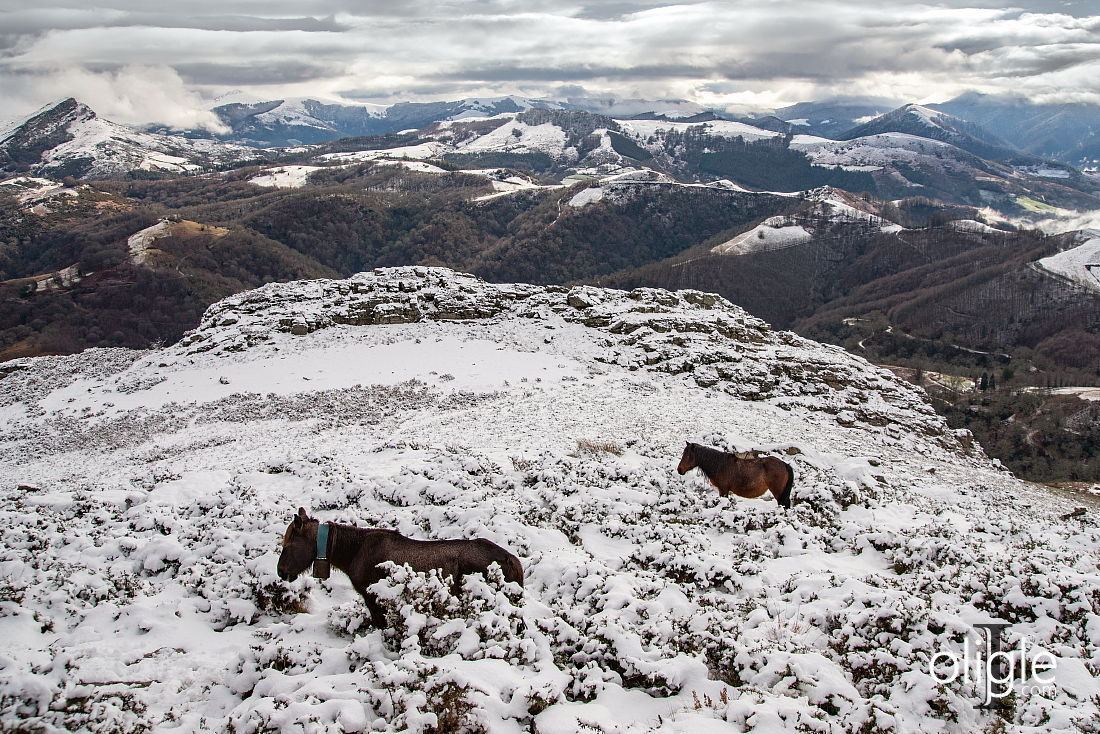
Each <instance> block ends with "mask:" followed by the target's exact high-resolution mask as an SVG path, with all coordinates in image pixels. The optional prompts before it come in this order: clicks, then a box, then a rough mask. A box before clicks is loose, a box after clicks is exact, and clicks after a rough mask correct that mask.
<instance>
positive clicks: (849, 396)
mask: <svg viewBox="0 0 1100 734" xmlns="http://www.w3.org/2000/svg"><path fill="white" fill-rule="evenodd" d="M508 319H522V320H528V319H530V320H540V321H545V322H547V324H548V325H551V326H553V325H559V326H562V327H565V326H569V325H573V326H580V327H583V328H584V329H591V330H593V331H594V332H597V333H598V334H599V339H598V343H600V344H602V345H603V347H604V349H603V351H602V353H600V354H598V355H596V356H595V360H596V361H597V362H603V363H605V364H614V365H618V366H620V367H625V368H627V369H628V370H639V371H652V372H661V373H666V374H670V375H681V376H682V377H683V379H685V380H690V381H692V382H694V383H695V384H697V385H699V386H702V387H707V388H711V389H714V390H719V391H722V392H724V393H727V394H729V395H733V396H735V397H737V398H739V399H742V400H754V401H769V402H770V403H772V404H774V405H775V406H776V407H778V408H780V409H783V410H788V411H813V412H817V413H825V414H828V415H830V416H833V419H834V420H835V421H836V423H837V424H838V425H840V426H845V427H857V426H858V427H861V428H867V427H873V428H876V429H878V430H881V431H884V432H886V433H888V434H891V435H893V436H894V437H895V438H897V437H901V436H903V435H904V434H905V433H914V432H916V433H919V434H922V435H925V436H930V437H934V438H935V439H936V440H937V441H938V442H940V443H941V444H942V445H944V446H945V447H949V448H951V449H952V450H955V451H960V452H963V453H967V454H971V455H980V448H978V447H977V446H976V445H975V444H974V442H973V440H972V438H971V437H970V436H968V435H963V436H960V435H958V434H957V433H956V432H953V431H951V430H949V429H948V428H947V426H946V425H945V423H944V422H943V420H942V418H940V417H939V416H938V415H936V413H935V411H934V410H933V409H932V408H931V406H930V405H929V404H928V402H927V400H926V398H925V395H924V393H923V392H921V391H920V390H919V389H918V388H915V387H913V386H912V385H910V384H909V383H907V382H905V381H903V380H901V379H900V378H897V377H896V376H894V375H893V374H891V373H890V372H888V371H886V370H883V369H879V368H877V367H875V366H873V365H871V364H869V363H868V362H866V361H865V360H862V359H860V358H858V357H855V356H853V355H851V354H849V353H848V352H846V351H844V350H843V349H841V348H839V347H835V346H828V345H824V344H819V343H817V342H813V341H810V340H808V339H804V338H802V337H799V336H797V335H795V334H793V333H790V332H782V331H774V330H772V329H771V328H770V327H769V326H768V325H767V324H766V323H764V322H763V321H761V320H760V319H757V318H754V317H752V316H750V315H749V314H747V313H746V312H745V311H744V310H743V309H741V308H739V307H737V306H735V305H733V304H732V303H730V302H728V301H726V300H725V299H723V298H721V297H719V296H716V295H714V294H710V293H701V292H699V291H676V292H672V291H666V290H661V289H655V288H639V289H635V290H633V291H629V292H628V291H620V290H611V289H603V288H595V287H592V286H577V287H573V288H564V287H560V286H549V287H540V286H533V285H524V284H493V283H486V282H485V281H482V280H480V279H479V278H476V277H474V276H472V275H467V274H462V273H456V272H454V271H451V270H447V269H444V268H426V267H402V268H386V269H378V270H374V271H373V272H366V273H359V274H357V275H354V276H352V277H351V278H348V279H346V280H311V281H299V282H294V283H282V284H269V285H266V286H264V287H262V288H258V289H256V290H253V291H249V292H246V293H241V294H238V295H236V296H232V297H230V298H227V299H225V300H223V301H221V302H219V303H216V304H214V305H213V306H211V307H210V308H209V309H208V310H207V312H206V314H205V315H204V316H203V319H202V322H201V324H200V325H199V327H198V328H197V329H195V330H194V331H192V332H190V333H188V334H187V335H186V336H185V337H184V339H183V340H182V341H181V342H180V344H179V345H178V347H177V348H179V349H182V350H184V351H185V352H188V353H197V352H213V353H217V352H234V351H241V350H244V349H247V348H248V347H250V346H252V345H255V344H260V343H263V342H267V341H270V340H272V339H275V338H277V337H278V335H280V334H291V335H297V336H305V335H307V334H310V333H312V332H315V331H318V330H321V329H325V328H330V327H335V326H340V325H351V326H373V325H387V324H404V323H415V322H422V321H436V322H440V321H466V322H468V321H478V320H482V321H490V322H497V321H501V320H508ZM548 348H549V347H548ZM685 409H690V406H685Z"/></svg>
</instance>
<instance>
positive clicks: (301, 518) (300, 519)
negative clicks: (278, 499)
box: [294, 507, 309, 528]
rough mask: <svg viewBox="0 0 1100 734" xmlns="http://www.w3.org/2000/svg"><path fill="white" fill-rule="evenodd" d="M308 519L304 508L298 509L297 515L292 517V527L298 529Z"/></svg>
mask: <svg viewBox="0 0 1100 734" xmlns="http://www.w3.org/2000/svg"><path fill="white" fill-rule="evenodd" d="M308 519H309V515H307V514H306V508H304V507H299V508H298V514H297V515H295V516H294V527H296V528H300V527H302V525H304V524H305V522H306V520H308Z"/></svg>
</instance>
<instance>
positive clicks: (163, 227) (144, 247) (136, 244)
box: [126, 219, 172, 265]
mask: <svg viewBox="0 0 1100 734" xmlns="http://www.w3.org/2000/svg"><path fill="white" fill-rule="evenodd" d="M171 233H172V223H171V222H169V221H168V220H167V219H162V220H160V221H159V222H157V223H156V224H154V225H152V226H150V227H146V228H145V229H143V230H141V231H140V232H136V233H134V234H132V235H130V237H129V239H127V240H126V246H127V248H129V250H130V262H132V263H134V264H135V265H144V264H145V263H147V262H148V261H149V249H150V248H151V247H152V245H153V243H154V242H156V241H157V239H158V238H160V237H167V236H168V235H169V234H171Z"/></svg>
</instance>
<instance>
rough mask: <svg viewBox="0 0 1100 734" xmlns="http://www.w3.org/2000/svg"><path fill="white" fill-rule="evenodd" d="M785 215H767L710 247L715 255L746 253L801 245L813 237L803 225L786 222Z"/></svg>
mask: <svg viewBox="0 0 1100 734" xmlns="http://www.w3.org/2000/svg"><path fill="white" fill-rule="evenodd" d="M787 221H788V219H787V217H769V218H768V219H765V220H764V221H763V222H761V223H760V224H758V225H757V226H755V227H753V228H752V229H750V230H749V231H748V232H743V233H742V234H739V235H737V236H736V237H734V238H733V239H731V240H729V241H727V242H723V243H722V244H720V245H716V246H714V247H712V248H711V250H710V251H711V252H713V253H714V254H716V255H747V254H749V253H750V252H769V251H771V250H782V249H785V248H787V247H793V246H795V245H801V244H803V243H805V242H809V241H810V240H812V239H813V235H812V234H810V233H809V232H808V231H806V228H805V227H802V226H801V225H798V224H788V223H786V222H787Z"/></svg>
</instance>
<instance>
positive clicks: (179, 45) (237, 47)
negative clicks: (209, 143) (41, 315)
mask: <svg viewBox="0 0 1100 734" xmlns="http://www.w3.org/2000/svg"><path fill="white" fill-rule="evenodd" d="M5 3H7V4H9V5H10V6H11V8H12V9H10V10H4V9H3V6H4V4H5ZM1096 5H1097V0H1038V1H1037V2H1029V3H1028V7H1027V8H1021V7H1012V6H1009V5H1006V4H1004V3H1001V2H996V1H995V0H939V2H937V3H935V4H914V3H911V2H903V1H902V0H880V2H877V3H876V4H875V6H874V8H873V10H872V9H869V8H868V6H867V5H866V3H862V2H857V0H769V2H763V3H762V2H759V0H680V1H678V2H663V1H661V0H609V1H608V2H598V1H596V0H540V1H539V2H536V1H535V0H466V1H460V0H455V1H452V2H447V1H446V0H442V1H439V2H429V1H428V0H410V1H409V2H403V3H394V2H391V1H390V0H385V1H383V0H363V1H358V2H357V1H355V0H313V1H312V2H303V1H302V0H265V2H259V0H180V2H177V3H175V4H174V5H161V4H153V3H149V2H148V0H97V2H96V4H95V5H94V6H89V5H86V4H84V3H82V2H78V1H77V0H67V1H66V0H42V2H36V3H35V4H34V5H33V7H25V6H24V7H19V8H16V7H15V3H14V1H13V0H0V94H3V95H4V96H5V98H6V99H8V100H9V101H10V103H11V104H12V105H13V106H15V105H17V104H19V103H24V104H25V105H32V104H41V103H42V102H45V101H49V96H51V95H58V94H63V95H67V94H78V95H84V94H85V93H86V92H85V91H84V90H86V89H89V88H90V89H92V90H94V91H95V92H97V93H98V94H100V96H101V97H102V100H101V101H100V104H107V105H108V106H110V105H113V106H114V107H115V108H116V109H122V110H128V111H130V112H129V113H128V114H130V115H131V118H135V117H140V116H141V115H142V114H147V115H154V114H158V115H165V114H169V113H171V114H172V115H174V118H173V119H176V120H182V119H185V118H187V117H188V115H189V114H190V115H191V117H194V118H195V119H197V120H200V121H201V119H204V118H203V115H204V114H205V110H206V107H208V106H209V100H210V98H211V97H213V96H214V95H215V94H219V93H221V92H222V91H225V90H227V89H231V88H235V89H241V90H243V92H244V93H245V94H249V95H253V96H255V97H257V98H276V97H279V98H285V97H287V96H322V97H324V96H340V95H343V96H345V97H352V98H356V99H374V100H376V101H397V100H400V99H411V98H420V99H426V98H435V99H439V98H447V99H454V98H458V97H462V96H488V95H503V94H512V93H518V94H524V95H527V96H560V94H561V93H560V89H561V88H562V85H573V86H575V87H577V88H583V89H584V90H585V92H586V94H587V95H604V94H606V95H619V96H634V97H651V98H685V99H690V100H694V101H697V102H701V103H703V104H707V105H716V106H724V105H749V106H752V105H755V106H768V105H772V104H775V105H778V104H786V103H790V102H795V101H800V100H804V99H808V98H812V97H830V96H835V95H838V94H852V95H875V96H884V97H890V98H893V99H904V100H921V99H924V98H928V97H930V96H940V97H946V96H950V95H952V94H957V93H959V92H961V91H964V90H966V89H974V90H978V91H983V92H992V93H996V92H1019V93H1023V94H1029V95H1033V96H1035V95H1038V96H1046V97H1047V98H1052V97H1065V98H1073V99H1083V98H1095V99H1097V100H1100V88H1098V85H1100V81H1098V80H1100V58H1098V50H1100V10H1098V9H1097V7H1096ZM89 75H90V76H89ZM73 85H77V86H75V87H74V86H73ZM154 88H156V89H164V90H165V91H164V92H163V93H162V94H159V95H157V98H158V100H159V101H158V104H157V106H156V107H154V106H153V105H151V104H150V105H143V104H142V99H143V98H144V96H145V95H146V94H148V91H147V90H152V89H154ZM143 90H146V91H143ZM165 100H168V101H165ZM171 100H178V103H173V102H172V101H171ZM89 101H90V102H91V103H93V106H95V102H96V100H89ZM165 107H167V108H168V112H165V111H164V108H165ZM188 110H190V112H188ZM205 119H209V118H205ZM181 124H182V123H181ZM192 124H196V123H194V122H193V123H192Z"/></svg>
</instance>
